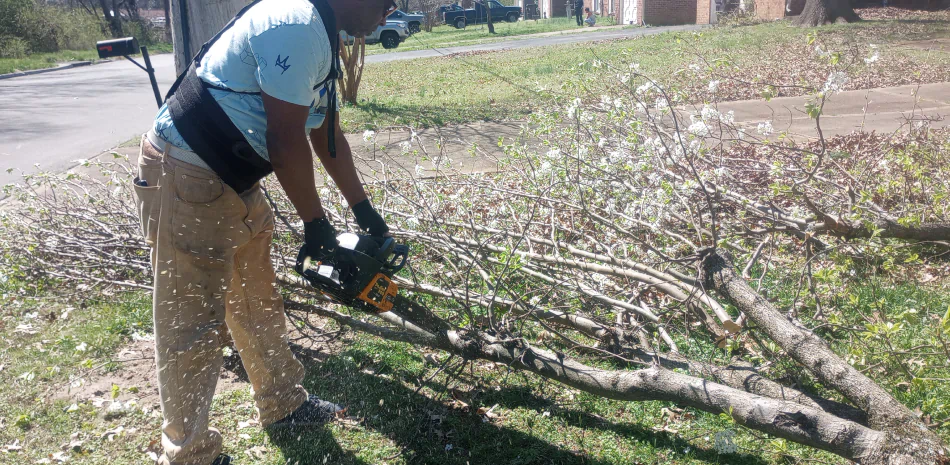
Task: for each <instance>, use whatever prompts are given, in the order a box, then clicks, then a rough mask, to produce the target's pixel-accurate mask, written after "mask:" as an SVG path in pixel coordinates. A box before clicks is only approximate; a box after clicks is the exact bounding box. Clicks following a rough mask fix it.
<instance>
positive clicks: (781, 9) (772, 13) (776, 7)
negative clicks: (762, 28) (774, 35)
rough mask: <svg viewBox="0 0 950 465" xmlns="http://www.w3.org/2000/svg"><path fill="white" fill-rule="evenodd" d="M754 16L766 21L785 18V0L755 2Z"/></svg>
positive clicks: (758, 0)
mask: <svg viewBox="0 0 950 465" xmlns="http://www.w3.org/2000/svg"><path fill="white" fill-rule="evenodd" d="M755 15H756V16H757V17H758V18H759V19H764V20H766V21H770V20H775V19H782V18H784V17H785V0H755Z"/></svg>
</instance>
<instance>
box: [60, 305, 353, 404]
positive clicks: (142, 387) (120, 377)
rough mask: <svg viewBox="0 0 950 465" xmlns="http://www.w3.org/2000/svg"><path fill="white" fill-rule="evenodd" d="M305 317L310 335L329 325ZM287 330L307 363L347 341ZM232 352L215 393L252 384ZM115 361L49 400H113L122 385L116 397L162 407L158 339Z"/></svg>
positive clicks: (135, 344)
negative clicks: (307, 336) (317, 338)
mask: <svg viewBox="0 0 950 465" xmlns="http://www.w3.org/2000/svg"><path fill="white" fill-rule="evenodd" d="M303 318H304V320H305V321H307V322H308V323H309V324H310V325H311V327H312V328H314V329H316V330H317V331H316V333H314V332H310V334H311V335H313V334H318V333H320V332H321V330H322V329H323V328H325V327H326V326H327V324H328V322H327V321H326V320H325V319H322V318H319V317H317V316H315V315H303ZM287 329H288V331H289V332H290V334H291V339H292V340H293V342H291V344H290V349H291V350H292V351H293V352H294V355H296V356H297V359H298V360H300V361H301V362H303V363H304V365H308V364H311V363H319V362H322V361H323V360H325V359H326V358H327V357H328V356H330V355H332V354H335V353H338V352H340V351H341V350H342V349H343V347H345V344H344V342H343V341H342V340H340V339H339V338H337V337H328V338H326V339H323V340H320V341H319V342H316V341H310V340H307V339H303V338H300V336H301V333H300V332H298V331H297V330H296V328H294V326H293V324H291V323H290V322H288V326H287ZM230 352H231V355H228V356H226V357H224V366H223V367H222V369H221V373H220V375H219V377H218V384H217V386H216V387H215V394H221V393H223V392H229V391H233V390H237V389H246V388H248V387H250V383H249V382H248V380H247V372H245V371H244V367H243V366H242V365H241V357H240V356H239V355H238V353H237V349H234V347H233V346H232V347H231V348H230ZM115 361H116V365H118V368H117V369H114V370H111V371H110V370H107V369H106V368H105V367H102V368H97V369H94V370H92V371H91V372H89V373H85V374H83V375H81V378H82V383H75V384H69V385H66V386H63V387H62V388H61V389H59V390H58V391H57V392H56V393H52V394H51V395H50V399H51V400H66V401H70V402H96V401H97V400H112V386H113V385H116V386H118V387H119V388H120V390H119V396H118V397H117V398H116V400H118V401H120V402H128V401H130V400H135V402H136V403H138V405H139V406H141V407H147V408H150V409H153V410H156V409H158V408H159V407H160V406H159V396H158V379H157V375H156V373H155V342H154V341H151V340H139V341H134V342H132V343H131V344H129V345H128V346H126V347H124V348H122V349H120V350H119V351H118V352H117V353H116V355H115Z"/></svg>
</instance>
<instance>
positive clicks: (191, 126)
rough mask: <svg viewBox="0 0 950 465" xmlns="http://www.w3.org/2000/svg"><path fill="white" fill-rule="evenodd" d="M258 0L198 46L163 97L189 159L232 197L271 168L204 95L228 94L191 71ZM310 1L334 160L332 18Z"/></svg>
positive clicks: (322, 3)
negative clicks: (322, 33) (324, 59)
mask: <svg viewBox="0 0 950 465" xmlns="http://www.w3.org/2000/svg"><path fill="white" fill-rule="evenodd" d="M260 1H261V0H256V1H254V2H252V3H251V4H250V5H247V6H246V7H244V8H243V9H241V11H239V12H238V14H237V15H235V17H234V19H232V20H231V22H229V23H228V24H227V25H226V26H224V28H222V29H221V31H219V32H218V33H217V34H215V36H214V37H212V38H211V40H209V41H208V42H206V43H205V44H204V45H202V46H201V49H200V50H199V51H198V53H197V54H196V55H195V58H194V59H193V60H192V61H191V63H190V65H189V66H188V69H187V70H185V72H184V73H182V74H181V75H180V76H178V79H177V80H176V81H175V84H173V85H172V87H171V89H169V91H168V94H167V95H166V97H165V99H166V103H167V104H168V112H169V114H170V115H171V117H172V121H173V122H174V123H175V129H177V130H178V132H179V133H180V134H181V137H182V138H183V139H184V140H185V142H187V143H188V145H189V146H191V149H192V150H193V151H194V152H195V154H197V155H198V157H199V158H201V159H202V160H203V161H204V162H205V163H206V164H207V165H208V166H209V167H210V168H211V169H212V170H213V171H214V172H215V173H217V175H218V176H220V177H221V180H222V181H224V183H225V184H227V185H228V186H230V187H231V188H232V189H234V190H235V191H236V192H238V193H241V192H245V191H247V190H248V189H250V188H251V187H253V186H254V184H255V183H256V182H257V181H259V180H261V178H264V177H265V176H267V175H269V174H270V173H271V172H273V167H272V166H271V163H270V162H269V161H267V160H265V159H264V158H263V157H261V156H260V154H258V153H257V151H256V150H254V148H253V147H251V145H250V144H249V143H248V142H247V139H246V138H245V137H244V133H243V132H242V131H241V130H240V129H238V128H237V127H236V126H235V125H234V123H233V122H232V121H231V118H229V117H228V115H227V114H226V113H225V112H224V110H223V109H222V108H221V106H220V105H218V103H217V101H216V100H215V99H214V96H212V95H211V92H210V91H209V89H212V88H214V89H217V90H222V91H227V92H231V90H230V89H226V88H221V87H215V86H211V85H210V84H208V83H206V82H204V81H203V80H201V78H199V77H198V74H197V68H198V66H200V64H201V60H202V59H203V58H204V56H205V54H206V53H207V52H208V50H209V49H210V48H211V46H212V45H213V44H214V43H215V42H216V41H217V40H218V39H219V38H220V37H221V35H222V34H224V32H225V31H227V30H228V29H230V28H231V27H232V26H233V25H234V23H235V22H236V21H237V20H238V19H240V18H241V16H243V15H244V14H245V13H246V12H247V11H248V10H250V9H251V8H252V7H254V6H255V5H257V4H258V3H260ZM310 2H311V3H312V4H313V5H314V7H315V8H316V9H317V12H318V13H319V14H320V18H321V19H322V20H323V24H324V27H326V30H327V37H329V39H330V49H331V60H330V72H329V73H328V75H327V77H326V78H325V79H324V80H323V81H322V82H321V83H320V84H319V85H318V87H319V86H322V85H326V84H328V83H329V85H328V87H329V89H328V91H327V100H328V107H327V118H326V123H325V124H327V125H328V127H327V129H328V131H327V134H328V139H329V147H328V149H329V150H328V151H329V152H330V155H331V156H333V157H335V156H336V140H335V135H336V130H335V127H336V110H337V105H336V80H337V79H338V78H339V77H340V75H341V74H342V73H341V71H340V63H339V58H338V57H339V35H338V34H337V32H336V17H335V16H334V15H333V9H332V8H330V5H329V4H327V0H310ZM301 130H303V128H301Z"/></svg>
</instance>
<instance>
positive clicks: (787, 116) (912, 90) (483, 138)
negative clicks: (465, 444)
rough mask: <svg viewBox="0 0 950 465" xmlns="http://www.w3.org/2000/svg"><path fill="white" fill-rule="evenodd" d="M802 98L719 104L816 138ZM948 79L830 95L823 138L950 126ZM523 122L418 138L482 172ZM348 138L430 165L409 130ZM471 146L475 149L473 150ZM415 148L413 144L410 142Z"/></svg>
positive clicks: (372, 150) (377, 154)
mask: <svg viewBox="0 0 950 465" xmlns="http://www.w3.org/2000/svg"><path fill="white" fill-rule="evenodd" d="M807 103H808V99H807V98H806V97H782V98H775V99H772V100H771V101H769V102H766V101H764V100H745V101H737V102H725V103H721V104H719V105H718V107H719V110H720V111H721V112H728V111H734V112H735V120H736V122H737V123H739V124H740V125H744V126H747V127H750V128H752V129H753V130H754V128H755V127H756V126H757V125H758V124H759V123H762V122H765V121H768V122H771V124H772V127H773V129H774V132H775V133H776V134H777V133H780V132H787V133H788V134H789V136H791V137H793V138H795V139H798V140H807V139H814V138H817V137H818V133H817V130H816V127H815V121H814V120H813V119H811V117H809V116H808V114H807V112H806V111H805V105H806V104H807ZM947 117H950V82H945V83H937V84H923V85H920V86H914V85H911V86H901V87H889V88H881V89H869V90H855V91H847V92H841V93H838V94H835V95H833V96H831V97H830V98H829V99H828V101H827V102H826V103H825V108H824V112H823V114H822V117H821V128H822V132H823V133H824V136H825V138H830V137H833V136H835V135H844V134H849V133H851V132H853V131H862V130H863V131H866V132H871V131H875V132H878V133H888V132H894V131H896V130H898V129H900V128H901V127H902V126H904V125H906V124H907V123H908V122H909V121H922V120H930V121H931V126H932V127H945V126H948V125H950V119H948V118H947ZM523 124H524V123H522V122H504V123H472V124H465V125H459V126H451V127H443V128H435V129H424V130H420V131H418V137H419V139H420V140H421V141H422V143H423V144H424V145H425V146H426V147H427V149H428V150H429V151H430V157H431V156H432V155H436V154H439V153H440V149H439V147H442V150H441V153H443V155H444V156H445V157H447V158H448V159H449V160H450V161H451V163H450V166H451V167H452V169H453V170H459V171H460V172H463V173H465V172H484V171H490V170H494V169H496V168H497V160H498V159H500V158H503V157H504V154H503V153H502V151H501V149H500V148H499V147H498V140H499V138H503V139H504V141H505V143H512V142H515V141H517V140H518V139H519V138H520V136H521V134H520V133H521V127H522V125H523ZM347 139H348V140H349V141H350V145H351V146H352V147H353V148H354V153H355V154H357V155H358V156H360V157H362V158H364V159H375V160H377V161H375V162H370V163H366V162H363V166H362V171H363V172H364V173H370V171H367V169H371V167H372V166H376V167H377V168H376V169H377V170H378V169H379V166H381V165H380V161H382V160H387V161H388V162H390V163H392V162H395V163H399V164H402V165H405V166H406V167H407V169H409V170H410V172H412V171H413V170H414V169H415V166H416V164H417V163H418V165H420V166H421V167H422V168H423V172H424V173H425V174H430V173H432V172H433V171H432V170H431V168H432V167H433V166H434V165H433V163H432V161H429V160H424V159H423V158H424V157H421V156H420V157H416V158H417V159H413V157H411V156H405V155H402V154H401V151H402V150H401V148H400V147H399V144H401V143H403V142H405V141H408V140H409V139H410V134H409V133H408V132H407V131H392V132H385V133H381V134H380V135H378V136H377V138H376V142H375V144H372V143H367V142H364V141H363V140H362V138H361V137H360V136H358V135H352V136H350V135H348V136H347ZM473 146H476V147H478V150H475V153H474V154H473V150H472V148H473ZM413 148H414V149H415V148H416V145H413Z"/></svg>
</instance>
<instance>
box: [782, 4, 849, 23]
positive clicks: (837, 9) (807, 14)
mask: <svg viewBox="0 0 950 465" xmlns="http://www.w3.org/2000/svg"><path fill="white" fill-rule="evenodd" d="M860 20H861V17H859V16H858V14H857V13H855V12H854V8H851V3H849V0H807V2H806V3H805V9H804V10H803V11H802V14H801V15H799V16H798V19H796V20H795V25H796V26H802V27H814V26H821V25H822V24H832V23H838V22H846V23H853V22H855V21H860Z"/></svg>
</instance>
